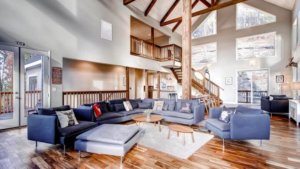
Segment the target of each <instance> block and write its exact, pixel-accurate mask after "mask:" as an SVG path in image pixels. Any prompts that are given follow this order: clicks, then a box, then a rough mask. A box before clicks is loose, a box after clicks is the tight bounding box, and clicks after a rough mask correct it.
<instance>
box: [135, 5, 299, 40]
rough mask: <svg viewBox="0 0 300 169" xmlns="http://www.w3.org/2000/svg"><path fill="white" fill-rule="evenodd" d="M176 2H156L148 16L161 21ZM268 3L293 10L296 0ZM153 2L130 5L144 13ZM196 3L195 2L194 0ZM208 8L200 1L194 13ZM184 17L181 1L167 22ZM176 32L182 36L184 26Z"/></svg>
mask: <svg viewBox="0 0 300 169" xmlns="http://www.w3.org/2000/svg"><path fill="white" fill-rule="evenodd" d="M174 1H175V0H158V1H156V3H155V5H154V6H153V8H152V9H151V12H150V13H149V15H148V16H150V17H152V18H154V19H155V20H157V21H160V20H161V19H162V18H163V16H164V15H165V14H166V13H167V11H168V9H169V8H170V7H171V6H172V4H173V3H174ZM207 1H208V2H211V0H207ZM221 1H223V2H224V1H227V0H221ZM264 1H266V2H269V3H272V4H275V5H277V6H280V7H282V8H286V9H289V10H292V9H293V8H294V4H295V1H296V0H264ZM150 2H151V0H135V1H133V2H132V3H130V6H132V7H134V8H137V9H139V10H140V11H142V12H144V11H145V10H146V9H147V7H148V5H149V4H150ZM192 2H194V0H192ZM205 8H207V7H206V6H205V5H204V4H203V3H201V2H200V1H199V2H198V3H197V5H196V6H195V7H194V9H193V12H195V11H199V10H201V9H205ZM181 15H182V2H181V1H180V2H179V3H178V4H177V6H176V7H175V9H174V10H173V12H172V13H171V14H170V15H169V17H168V18H167V20H170V19H174V18H177V17H180V16H181ZM198 18H199V16H197V17H193V18H192V24H193V23H194V22H195V21H196V20H197V19H198ZM175 24H176V23H174V24H170V25H168V27H169V28H170V29H172V28H173V27H174V26H175ZM176 32H177V33H179V34H181V32H182V25H180V26H179V27H178V28H177V29H176Z"/></svg>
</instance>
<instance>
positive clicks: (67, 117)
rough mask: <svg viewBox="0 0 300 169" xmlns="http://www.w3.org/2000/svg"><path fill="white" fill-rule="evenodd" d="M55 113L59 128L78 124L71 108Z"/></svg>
mask: <svg viewBox="0 0 300 169" xmlns="http://www.w3.org/2000/svg"><path fill="white" fill-rule="evenodd" d="M56 115H57V117H58V121H59V123H60V127H61V128H65V127H69V126H74V125H77V124H78V121H77V119H76V117H75V114H74V112H73V110H72V109H71V110H66V111H56Z"/></svg>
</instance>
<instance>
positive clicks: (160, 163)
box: [0, 116, 300, 169]
mask: <svg viewBox="0 0 300 169" xmlns="http://www.w3.org/2000/svg"><path fill="white" fill-rule="evenodd" d="M195 129H196V127H195ZM26 134H27V130H26V128H22V129H12V130H8V131H3V132H0V168H1V169H10V168H17V169H22V168H68V169H71V168H81V169H87V168H120V158H119V157H114V156H107V155H97V154H88V153H84V154H82V158H81V160H80V162H79V161H78V154H77V152H75V151H74V150H72V149H71V148H70V149H68V150H67V154H66V155H65V156H64V155H63V154H62V148H61V147H60V146H51V145H47V144H43V143H39V149H38V152H35V143H34V142H32V141H28V140H27V136H26ZM225 144H226V149H225V151H224V152H223V151H222V142H221V140H220V139H219V138H217V137H215V138H213V139H212V140H211V141H210V142H208V143H207V144H206V145H204V146H203V147H201V148H200V149H199V150H197V151H196V153H194V154H193V155H192V156H191V157H190V158H189V159H188V160H182V159H178V158H175V157H173V156H170V155H167V154H164V153H161V152H157V151H155V150H152V149H149V148H146V147H141V146H135V147H134V148H133V149H132V150H131V151H130V152H129V153H128V154H127V156H126V158H125V161H124V163H123V168H133V169H138V168H142V169H148V168H172V169H187V168H205V169H206V168H218V169H219V168H230V169H231V168H300V129H299V128H297V127H296V125H295V122H293V121H290V122H289V120H288V119H287V118H286V117H280V116H273V118H272V120H271V140H270V141H263V145H262V147H261V146H260V145H259V141H226V142H225Z"/></svg>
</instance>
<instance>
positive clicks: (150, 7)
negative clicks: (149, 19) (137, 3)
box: [144, 0, 157, 16]
mask: <svg viewBox="0 0 300 169" xmlns="http://www.w3.org/2000/svg"><path fill="white" fill-rule="evenodd" d="M156 1H157V0H152V1H151V2H150V4H149V6H148V7H147V9H146V11H145V13H144V15H145V16H147V15H148V14H149V12H150V11H151V9H152V8H153V6H154V5H155V3H156Z"/></svg>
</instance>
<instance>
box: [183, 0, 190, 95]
mask: <svg viewBox="0 0 300 169" xmlns="http://www.w3.org/2000/svg"><path fill="white" fill-rule="evenodd" d="M182 3H183V5H182V9H183V12H182V98H183V99H191V89H192V79H191V73H192V67H191V64H192V60H191V54H192V46H191V40H192V38H191V36H192V35H191V34H192V33H191V24H192V23H191V18H192V2H191V0H183V1H182Z"/></svg>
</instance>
